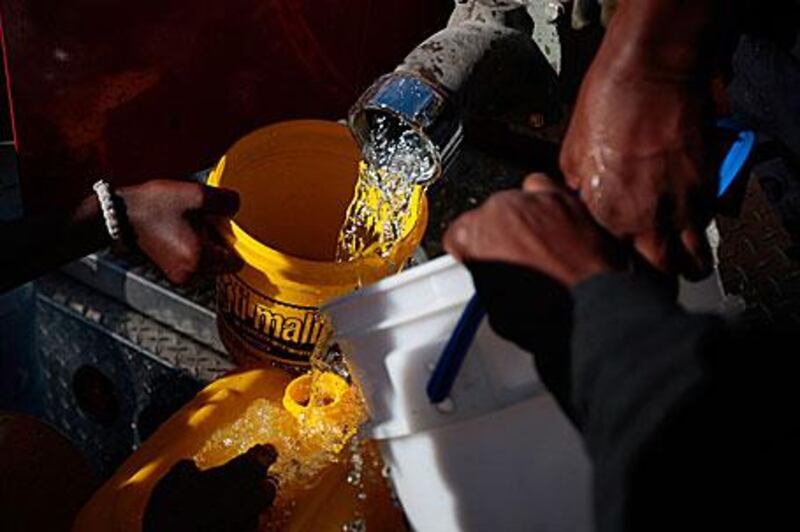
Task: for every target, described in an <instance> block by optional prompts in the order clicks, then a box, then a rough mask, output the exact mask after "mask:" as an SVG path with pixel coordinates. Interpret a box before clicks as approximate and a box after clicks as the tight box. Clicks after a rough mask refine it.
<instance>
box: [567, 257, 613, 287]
mask: <svg viewBox="0 0 800 532" xmlns="http://www.w3.org/2000/svg"><path fill="white" fill-rule="evenodd" d="M616 271H619V268H617V267H615V265H614V264H612V263H611V262H610V261H605V260H595V261H591V262H586V263H583V264H581V265H580V266H578V267H575V268H572V269H571V270H569V271H567V272H564V275H562V279H561V281H562V282H563V283H564V285H565V286H566V287H567V288H569V289H573V288H575V287H576V286H578V285H580V284H582V283H584V282H586V281H588V280H590V279H592V278H593V277H597V276H598V275H603V274H607V273H613V272H616Z"/></svg>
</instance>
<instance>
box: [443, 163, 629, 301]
mask: <svg viewBox="0 0 800 532" xmlns="http://www.w3.org/2000/svg"><path fill="white" fill-rule="evenodd" d="M444 246H445V249H446V250H447V251H448V252H449V253H450V254H452V255H453V256H455V257H456V258H457V259H459V260H461V261H463V262H502V263H507V264H513V265H516V266H522V267H524V268H529V269H531V270H534V271H537V272H539V273H542V274H544V275H546V276H548V277H550V278H552V279H555V280H556V281H558V282H559V283H561V284H562V285H564V286H567V287H571V286H574V285H575V284H577V283H579V282H581V281H583V280H585V279H588V278H589V277H591V276H593V275H595V274H598V273H601V272H605V271H610V270H613V269H616V268H618V267H619V266H620V260H619V258H618V257H619V252H618V249H617V245H616V244H615V243H614V241H613V239H612V238H610V237H609V236H608V235H607V234H606V233H605V232H604V231H603V230H602V229H601V228H600V227H599V226H598V225H597V224H596V223H595V222H594V220H593V219H592V217H591V215H590V214H589V212H588V211H587V209H586V207H584V205H583V204H581V202H580V201H579V200H578V199H576V198H575V197H573V196H572V195H571V194H570V193H569V192H567V191H566V190H565V189H563V188H562V187H560V186H558V185H557V184H555V183H554V182H553V181H552V180H550V179H549V178H548V177H547V176H545V175H543V174H532V175H531V176H529V177H528V178H527V179H526V180H525V183H524V185H523V188H522V190H507V191H504V192H499V193H497V194H494V195H493V196H492V197H490V198H489V199H488V200H487V201H486V202H485V203H484V204H483V205H481V206H480V207H478V208H477V209H475V210H472V211H469V212H467V213H465V214H463V215H462V216H461V217H460V218H458V219H457V220H455V221H454V222H453V223H452V224H451V226H450V227H449V229H448V231H447V233H446V234H445V237H444Z"/></svg>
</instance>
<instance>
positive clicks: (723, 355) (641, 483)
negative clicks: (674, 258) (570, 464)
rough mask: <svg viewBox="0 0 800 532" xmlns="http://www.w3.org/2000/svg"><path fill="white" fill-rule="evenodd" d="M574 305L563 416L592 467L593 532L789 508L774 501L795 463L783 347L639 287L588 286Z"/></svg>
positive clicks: (715, 522)
mask: <svg viewBox="0 0 800 532" xmlns="http://www.w3.org/2000/svg"><path fill="white" fill-rule="evenodd" d="M573 298H574V314H573V318H574V325H573V327H574V328H573V334H572V356H571V382H572V384H571V390H572V392H571V400H572V410H573V419H574V421H575V422H576V424H577V425H578V427H579V429H580V431H581V432H582V434H583V436H584V440H585V445H586V448H587V451H588V453H589V455H590V457H591V458H592V462H593V464H594V489H595V505H596V508H595V510H596V512H595V513H596V516H597V530H598V531H599V532H610V531H615V532H616V531H627V530H648V531H656V530H722V529H725V527H731V526H732V527H734V528H740V527H741V526H750V527H753V526H754V527H756V528H750V529H758V530H761V529H766V528H764V526H767V523H768V522H769V521H771V520H773V519H775V520H777V519H781V518H780V517H779V516H780V515H781V513H782V511H784V510H786V509H787V508H791V507H792V506H791V505H782V504H781V503H780V502H779V501H780V500H781V498H782V495H781V489H782V488H777V485H778V483H777V480H776V479H777V478H779V476H780V475H781V474H780V473H778V472H779V471H782V470H783V469H784V468H786V467H789V466H792V467H796V466H797V463H798V461H797V457H796V455H797V452H796V450H795V448H794V447H793V446H794V445H796V441H797V439H796V436H797V434H796V433H793V434H792V435H790V434H789V432H790V431H791V430H795V429H796V427H797V422H796V421H793V422H791V423H790V422H788V421H789V420H796V419H797V416H796V413H793V412H788V413H787V412H786V410H787V409H786V407H787V406H788V405H791V404H794V403H795V402H796V401H793V400H792V398H791V394H790V393H788V390H791V389H792V388H793V387H792V386H791V385H789V384H788V383H787V384H784V383H783V381H784V380H785V376H786V375H787V374H788V373H786V372H785V371H786V370H784V369H782V368H789V367H792V366H793V364H792V359H793V358H794V356H795V355H794V352H793V351H795V350H791V351H792V353H791V354H789V355H788V356H786V355H787V353H786V347H785V344H786V342H787V341H788V340H787V339H781V338H778V337H777V336H776V335H762V334H759V333H758V332H756V331H751V332H748V333H741V332H739V331H736V330H731V329H729V328H728V327H727V326H726V325H725V323H723V321H722V320H720V319H719V318H716V317H711V316H702V315H691V314H688V313H686V312H684V311H683V310H682V309H681V308H680V307H679V306H678V305H677V304H676V303H674V302H673V300H672V299H671V298H670V297H669V295H668V294H665V293H664V292H663V291H662V290H660V289H659V287H658V286H656V285H655V284H654V283H653V281H652V279H650V278H648V277H645V276H636V275H632V274H621V273H620V274H608V275H602V276H598V277H595V278H593V279H591V280H589V281H587V282H585V283H584V284H582V285H580V286H578V287H577V288H576V289H575V290H574V291H573ZM788 345H790V346H791V345H795V346H796V345H797V344H796V343H794V344H791V343H789V344H788ZM754 354H758V355H759V356H760V360H758V359H755V358H754V357H753V355H754ZM754 361H755V363H754ZM787 363H788V364H787ZM792 374H793V373H792ZM787 471H788V470H787ZM795 471H796V470H795ZM793 475H794V473H791V474H789V473H787V474H786V477H787V480H791V479H793V478H794V477H793ZM791 482H792V483H793V482H794V481H793V480H791ZM795 520H796V519H795ZM721 527H722V528H721Z"/></svg>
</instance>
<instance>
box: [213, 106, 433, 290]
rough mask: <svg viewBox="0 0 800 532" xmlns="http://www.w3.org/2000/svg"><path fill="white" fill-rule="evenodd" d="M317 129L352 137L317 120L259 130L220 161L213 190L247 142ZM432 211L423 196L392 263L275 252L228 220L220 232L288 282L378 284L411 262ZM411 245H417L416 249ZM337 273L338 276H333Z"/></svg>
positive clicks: (334, 125) (242, 252)
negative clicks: (268, 134) (234, 154)
mask: <svg viewBox="0 0 800 532" xmlns="http://www.w3.org/2000/svg"><path fill="white" fill-rule="evenodd" d="M312 125H313V126H315V127H316V128H319V127H320V126H321V127H324V128H326V129H328V130H329V131H330V132H332V133H337V134H339V133H346V134H347V135H349V132H348V129H347V126H345V125H344V124H341V123H339V122H333V121H329V120H314V119H300V120H287V121H283V122H276V123H274V124H270V125H268V126H265V127H262V128H259V129H256V130H254V131H252V132H250V133H248V134H247V135H245V136H244V137H241V138H240V139H239V140H237V141H236V142H235V143H234V144H232V145H231V147H230V148H228V150H226V152H225V155H223V156H222V158H221V159H220V161H219V162H218V163H217V165H216V166H215V167H214V169H213V170H212V171H211V174H210V175H209V177H208V180H207V184H208V185H209V186H213V187H220V186H221V185H220V181H221V180H222V175H223V174H224V168H225V158H226V156H227V154H228V153H230V152H231V151H232V150H233V149H234V148H235V147H236V146H238V145H239V144H241V143H244V142H246V141H247V140H248V139H249V138H250V137H252V136H256V135H263V134H264V132H266V131H268V130H276V131H279V130H286V129H289V128H303V127H308V126H312ZM428 217H429V207H428V199H427V196H426V195H424V194H423V195H422V198H421V199H420V212H419V215H418V217H417V222H416V223H415V224H414V226H413V227H412V228H411V230H410V231H409V232H408V233H406V235H405V236H403V238H401V239H400V241H399V242H398V243H397V245H396V247H395V249H394V251H393V253H392V256H391V257H390V259H388V260H384V259H379V258H376V257H366V258H359V259H355V260H351V261H348V262H336V261H335V260H330V261H321V260H313V259H306V258H302V257H298V256H296V255H291V254H288V253H283V252H281V251H278V250H277V249H275V248H272V247H270V246H268V245H266V244H264V243H262V242H260V241H259V240H258V239H257V238H255V237H253V236H252V235H251V234H250V233H249V232H248V231H246V230H245V229H244V228H243V227H242V226H241V225H239V224H237V223H236V222H235V221H234V220H233V219H230V220H226V221H224V222H223V223H220V224H218V226H217V229H218V230H219V231H220V232H221V233H222V236H223V237H224V238H225V239H226V240H227V241H228V242H229V243H231V244H232V246H233V248H234V249H235V250H236V251H237V253H239V254H240V255H242V258H243V259H244V260H245V261H246V262H248V264H249V261H248V260H247V259H248V257H250V258H252V259H255V261H258V262H266V263H270V264H271V265H273V266H274V267H275V270H276V271H278V272H280V274H281V275H282V276H283V277H284V278H285V279H287V280H289V281H292V280H294V281H295V282H298V283H301V284H307V283H308V281H309V280H313V281H314V282H315V283H318V284H320V285H333V284H346V283H343V282H338V281H337V279H338V280H341V279H343V278H346V279H348V280H349V281H350V282H353V283H364V284H371V283H374V282H375V281H377V280H379V279H381V278H384V277H386V276H387V275H389V274H391V273H392V272H393V271H397V270H399V269H400V267H401V266H402V264H396V263H395V261H394V260H392V259H396V258H397V256H406V259H403V260H402V262H405V260H407V258H410V257H411V256H412V255H413V253H414V250H415V249H416V247H417V246H418V245H419V242H421V241H422V238H423V236H424V233H425V231H426V230H427V227H428ZM411 242H416V244H414V245H413V248H412V249H408V248H409V247H410V243H411ZM332 272H336V273H335V275H331V273H332Z"/></svg>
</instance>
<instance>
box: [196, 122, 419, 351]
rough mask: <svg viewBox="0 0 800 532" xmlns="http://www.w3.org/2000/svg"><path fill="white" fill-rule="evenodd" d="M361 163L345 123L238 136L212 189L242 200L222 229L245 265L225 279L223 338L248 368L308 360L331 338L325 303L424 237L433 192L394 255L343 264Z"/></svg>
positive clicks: (398, 260)
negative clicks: (340, 252) (342, 245)
mask: <svg viewBox="0 0 800 532" xmlns="http://www.w3.org/2000/svg"><path fill="white" fill-rule="evenodd" d="M359 160H360V154H359V150H358V147H357V146H356V143H355V141H354V140H353V139H352V137H351V136H350V133H349V131H348V130H347V128H346V127H345V126H342V125H340V124H337V123H335V122H325V121H317V120H299V121H291V122H282V123H279V124H275V125H272V126H269V127H266V128H263V129H260V130H258V131H255V132H253V133H251V134H249V135H247V136H246V137H244V138H243V139H241V140H239V141H238V142H237V143H236V144H234V145H233V146H232V147H231V149H230V150H228V152H227V153H226V154H225V156H224V157H223V158H222V160H220V162H219V164H218V165H217V167H216V168H215V169H214V171H213V172H212V174H211V176H210V177H209V184H210V185H213V186H221V187H226V188H231V189H234V190H236V191H238V192H239V195H240V197H241V202H242V205H241V209H240V211H239V212H238V213H237V215H236V217H235V218H234V220H232V221H231V222H230V223H229V224H225V225H224V226H223V227H222V228H221V230H222V233H223V236H224V237H225V239H226V240H227V241H228V242H229V243H230V244H231V245H232V246H233V247H234V248H235V249H236V251H237V252H238V253H239V254H240V255H241V257H242V258H243V259H244V261H245V266H244V268H243V269H242V270H241V271H239V272H238V273H236V274H232V275H221V276H219V277H218V280H217V321H218V326H219V331H220V336H221V338H222V341H223V343H224V344H225V346H226V347H227V349H228V351H229V352H230V353H231V355H232V356H233V358H234V359H235V360H236V361H237V362H239V363H240V364H243V365H252V364H260V363H264V362H274V363H278V364H280V365H282V366H287V365H288V366H295V367H303V366H307V365H308V360H309V357H310V355H311V353H312V352H313V350H314V347H315V346H316V344H317V343H318V342H319V341H320V340H321V339H322V338H324V334H323V333H324V327H325V325H324V323H323V322H322V320H321V318H320V314H319V307H320V306H322V305H323V304H325V303H326V302H327V301H329V300H330V299H332V298H335V297H337V296H341V295H343V294H346V293H348V292H350V291H352V290H354V289H355V288H357V287H359V286H362V285H367V284H370V283H373V282H375V281H377V280H379V279H381V278H383V277H386V276H387V275H390V274H392V273H395V272H396V271H397V270H398V269H399V267H401V266H402V265H403V264H404V263H405V262H406V261H407V260H408V258H409V257H410V256H411V255H412V254H413V252H414V250H415V249H416V247H417V246H418V245H419V243H420V241H421V240H422V236H423V234H424V232H425V228H426V226H427V219H428V211H427V202H426V201H425V199H424V197H423V199H422V200H421V202H420V206H419V209H417V211H418V212H417V215H416V216H417V217H416V221H415V223H413V224H412V225H410V230H409V231H408V233H407V234H406V235H405V236H404V237H403V238H402V239H401V240H400V241H399V242H398V244H397V245H396V246H395V249H394V251H393V253H392V256H391V257H390V258H389V259H388V260H386V259H380V258H377V257H370V258H366V259H358V260H355V261H352V262H345V263H338V262H335V261H334V256H335V252H336V244H337V237H338V234H339V229H340V228H341V225H342V223H343V221H344V217H345V213H346V210H347V207H348V205H349V204H350V201H351V199H352V198H353V193H354V188H355V183H356V178H357V175H358V162H359Z"/></svg>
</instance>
